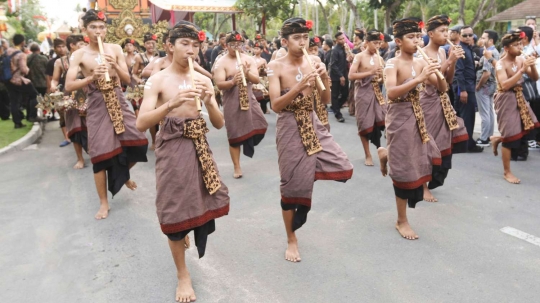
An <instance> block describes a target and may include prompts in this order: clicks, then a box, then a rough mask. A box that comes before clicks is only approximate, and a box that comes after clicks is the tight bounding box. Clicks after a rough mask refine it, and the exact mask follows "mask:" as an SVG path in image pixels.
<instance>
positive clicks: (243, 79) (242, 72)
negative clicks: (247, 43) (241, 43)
mask: <svg viewBox="0 0 540 303" xmlns="http://www.w3.org/2000/svg"><path fill="white" fill-rule="evenodd" d="M235 52H236V62H238V68H239V69H240V73H241V74H242V84H244V86H247V83H246V75H244V65H243V64H242V59H241V58H240V54H239V53H238V50H235Z"/></svg>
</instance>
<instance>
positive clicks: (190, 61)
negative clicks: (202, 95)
mask: <svg viewBox="0 0 540 303" xmlns="http://www.w3.org/2000/svg"><path fill="white" fill-rule="evenodd" d="M188 64H189V80H190V81H191V88H192V89H195V88H196V85H195V69H194V68H193V59H192V58H191V57H188ZM195 103H197V110H198V111H201V100H200V99H199V97H197V96H195Z"/></svg>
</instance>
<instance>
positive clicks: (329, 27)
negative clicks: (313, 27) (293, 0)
mask: <svg viewBox="0 0 540 303" xmlns="http://www.w3.org/2000/svg"><path fill="white" fill-rule="evenodd" d="M316 1H317V3H319V6H320V8H321V11H322V13H323V17H324V20H326V25H327V26H328V34H330V36H331V37H334V31H333V30H332V26H331V25H330V22H329V20H328V15H327V14H326V10H325V9H324V6H323V5H322V3H321V0H316Z"/></svg>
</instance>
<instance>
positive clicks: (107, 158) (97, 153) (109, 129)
mask: <svg viewBox="0 0 540 303" xmlns="http://www.w3.org/2000/svg"><path fill="white" fill-rule="evenodd" d="M88 88H89V91H88V98H87V104H88V107H87V109H86V127H87V129H88V154H89V155H90V159H91V161H92V164H93V170H94V173H98V172H100V171H102V170H107V179H108V188H109V191H110V192H111V193H112V194H113V196H114V195H115V194H116V193H118V191H120V189H121V188H122V186H123V185H124V183H125V182H126V181H128V180H129V179H130V175H129V164H130V163H133V162H147V161H148V160H147V159H146V151H147V148H148V140H147V139H146V137H145V135H144V133H142V132H140V131H138V130H137V129H136V128H135V115H134V114H133V113H132V112H131V111H130V110H129V106H128V104H127V103H126V100H125V98H124V94H123V93H122V89H121V88H120V87H119V86H116V87H115V88H114V91H115V93H116V95H117V97H118V101H119V104H120V108H121V110H122V114H123V117H124V126H125V131H124V132H123V133H121V134H119V135H117V134H116V133H115V130H114V127H113V123H112V121H111V117H110V116H109V112H108V111H107V107H106V106H105V100H104V98H103V94H102V93H101V91H99V90H98V89H97V88H96V86H95V84H94V83H91V84H90V85H88Z"/></svg>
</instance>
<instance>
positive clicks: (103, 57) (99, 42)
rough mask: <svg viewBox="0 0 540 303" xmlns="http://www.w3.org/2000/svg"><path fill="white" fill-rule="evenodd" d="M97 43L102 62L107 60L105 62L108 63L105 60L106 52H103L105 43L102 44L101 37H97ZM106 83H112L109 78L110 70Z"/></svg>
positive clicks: (106, 73) (107, 73)
mask: <svg viewBox="0 0 540 303" xmlns="http://www.w3.org/2000/svg"><path fill="white" fill-rule="evenodd" d="M97 42H98V47H99V55H100V57H101V60H105V62H107V60H106V59H105V51H103V42H101V36H97ZM102 62H103V61H102ZM107 68H108V67H107ZM105 81H107V82H109V81H111V77H110V76H109V71H108V70H107V72H105Z"/></svg>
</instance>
